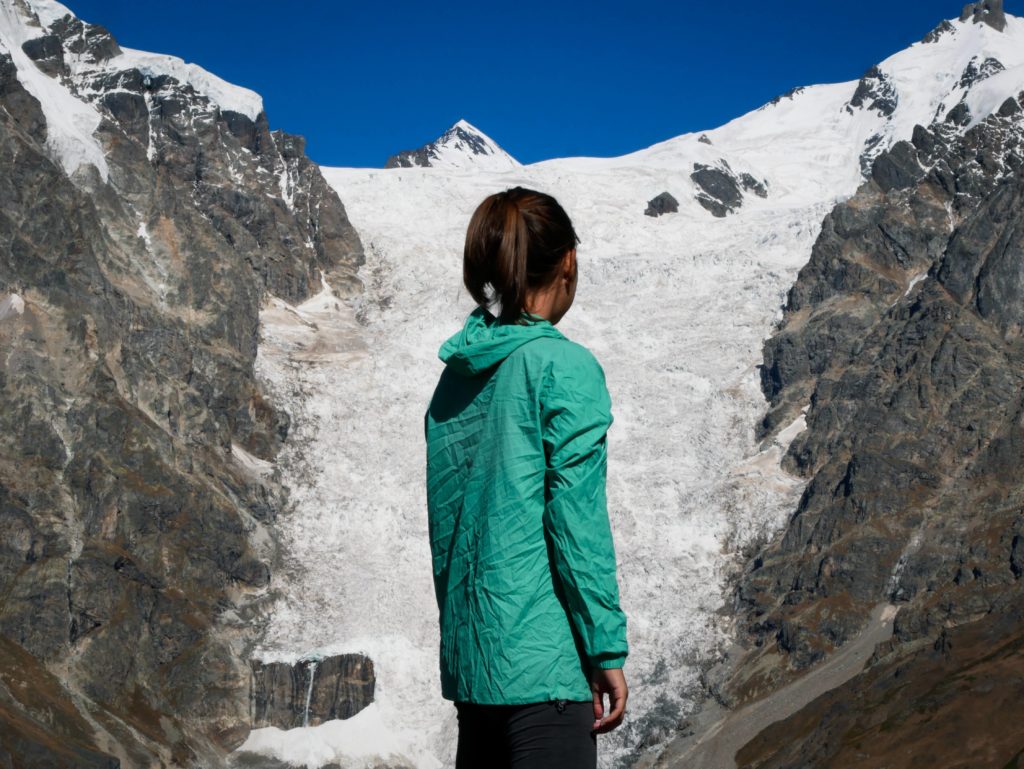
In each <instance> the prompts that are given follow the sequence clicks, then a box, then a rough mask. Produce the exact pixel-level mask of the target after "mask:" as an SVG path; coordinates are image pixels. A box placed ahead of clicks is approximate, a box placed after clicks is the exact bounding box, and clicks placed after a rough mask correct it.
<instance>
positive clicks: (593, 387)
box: [522, 337, 606, 394]
mask: <svg viewBox="0 0 1024 769" xmlns="http://www.w3.org/2000/svg"><path fill="white" fill-rule="evenodd" d="M522 353H523V356H524V363H525V366H526V368H527V369H528V370H532V372H533V374H534V376H533V377H531V378H535V381H536V380H539V382H540V383H541V390H542V391H546V392H551V391H559V392H567V393H571V392H576V393H577V394H583V393H590V392H593V391H603V390H604V389H605V387H606V383H605V373H604V368H603V367H602V366H601V363H600V361H598V359H597V356H596V355H594V353H593V352H592V351H591V350H590V348H589V347H587V346H586V345H584V344H581V343H580V342H576V341H574V340H572V339H569V338H567V337H561V338H559V337H545V338H541V339H537V340H536V341H534V342H531V343H530V344H528V345H524V346H523V348H522Z"/></svg>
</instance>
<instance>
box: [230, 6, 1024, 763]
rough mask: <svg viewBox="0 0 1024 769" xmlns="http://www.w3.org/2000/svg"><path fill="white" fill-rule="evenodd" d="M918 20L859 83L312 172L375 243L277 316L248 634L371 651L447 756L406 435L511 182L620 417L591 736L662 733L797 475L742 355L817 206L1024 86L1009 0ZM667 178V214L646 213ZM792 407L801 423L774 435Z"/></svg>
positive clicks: (279, 745) (323, 736)
mask: <svg viewBox="0 0 1024 769" xmlns="http://www.w3.org/2000/svg"><path fill="white" fill-rule="evenodd" d="M929 39H930V40H931V41H930V42H920V43H917V44H915V45H913V46H911V47H909V48H908V49H906V50H904V51H901V52H899V53H897V54H895V55H893V56H891V57H890V58H888V59H886V60H885V61H883V62H881V63H880V64H879V65H878V67H877V68H873V69H872V70H869V72H868V73H866V74H865V76H864V77H863V78H862V79H860V80H859V81H858V80H853V81H850V82H846V83H837V84H828V85H817V86H809V87H806V88H800V89H795V90H794V92H792V93H790V94H788V95H785V96H783V97H780V98H778V99H776V100H773V102H771V103H769V104H766V105H765V106H763V107H761V108H759V109H757V110H754V111H752V112H750V113H748V114H746V115H743V116H741V117H739V118H737V119H735V120H733V121H731V122H729V123H727V124H725V125H723V126H721V127H719V128H717V129H714V130H708V131H706V132H695V133H690V134H685V135H682V136H679V137H676V138H674V139H671V140H669V141H666V142H662V143H660V144H657V145H654V146H652V147H649V148H646V149H643V150H640V151H638V152H634V153H630V154H628V155H624V156H621V157H617V158H563V159H556V160H550V161H545V162H542V163H536V164H532V165H526V166H517V167H513V168H507V169H502V170H498V171H495V170H493V169H490V168H487V167H485V166H483V165H482V164H474V165H473V166H472V167H471V168H470V167H469V166H467V165H466V164H461V163H459V162H452V163H451V164H450V165H448V167H444V168H443V167H440V164H436V166H435V167H433V168H431V167H426V168H411V167H409V168H397V169H395V168H393V169H389V170H386V171H385V170H372V169H344V168H325V169H323V170H324V173H325V175H326V177H327V179H328V181H329V182H330V183H331V184H332V185H333V186H334V187H335V189H337V190H338V192H339V194H340V195H341V197H342V199H343V200H344V201H345V203H346V206H347V208H348V211H349V213H350V216H351V219H352V221H353V223H354V225H355V226H356V228H357V229H358V230H359V232H360V233H361V235H362V237H363V239H364V242H365V244H366V246H367V248H368V255H367V262H366V264H365V266H364V267H363V268H362V271H361V273H360V274H361V277H362V278H363V280H364V282H365V286H366V291H365V295H364V296H362V297H360V298H359V299H357V300H355V301H354V302H351V303H344V302H337V301H334V300H333V299H332V298H331V297H330V295H329V293H326V292H325V293H324V294H323V295H322V296H321V297H319V298H317V299H316V300H311V302H310V303H309V304H308V305H307V306H302V307H296V308H290V311H289V314H288V315H284V314H281V313H280V312H275V313H274V314H273V315H270V314H268V315H267V316H266V320H265V323H264V327H263V328H264V340H263V344H262V347H261V363H260V365H261V371H262V373H263V376H264V377H266V378H267V380H268V381H269V383H270V386H271V388H272V390H273V391H274V392H276V393H277V394H278V397H280V398H281V399H282V400H284V401H286V402H287V403H289V404H290V405H289V408H290V409H291V410H292V413H293V416H294V417H295V422H294V425H295V433H294V435H295V438H294V440H293V442H292V445H291V448H290V449H289V450H288V451H287V456H286V457H285V458H284V459H283V460H282V461H283V464H284V467H285V469H286V473H287V475H288V476H289V478H290V482H291V485H292V488H293V498H294V500H295V509H294V510H293V511H292V512H291V513H290V514H289V515H286V516H283V517H282V520H281V525H282V527H283V530H284V534H285V537H286V542H287V547H288V549H289V551H290V553H291V554H292V558H293V559H294V564H295V567H296V568H295V571H294V572H293V573H292V574H290V575H289V576H288V578H287V580H288V581H287V585H286V587H285V592H286V598H285V599H284V601H283V602H282V603H281V604H280V606H279V608H278V610H277V614H276V616H275V619H274V623H273V625H272V628H271V632H270V635H269V636H268V638H267V641H266V646H265V648H264V649H263V650H262V652H261V653H262V654H263V655H264V656H266V657H268V658H293V659H294V658H296V657H300V656H302V655H303V654H307V653H311V652H317V651H319V652H328V651H329V652H335V651H362V652H366V653H368V654H369V655H370V656H372V657H373V659H374V661H375V664H376V670H377V675H378V689H377V693H376V701H375V702H374V704H373V705H372V706H371V707H370V708H368V709H367V711H364V712H363V713H360V714H359V715H357V716H355V718H354V720H358V719H360V718H364V717H365V718H366V720H367V723H368V725H369V726H368V733H372V734H378V735H379V734H380V733H381V732H380V730H383V731H384V733H385V734H388V735H390V736H389V737H387V738H384V737H381V738H380V739H379V742H378V744H377V752H378V753H380V754H381V755H385V754H387V753H389V752H395V753H404V754H405V755H406V756H407V757H408V759H409V760H411V761H413V762H415V763H416V765H418V766H422V767H428V766H441V765H443V764H450V763H451V761H452V757H453V753H452V751H453V749H454V735H455V733H456V722H455V713H454V709H452V708H451V707H450V705H449V703H446V702H445V701H443V700H441V699H440V695H439V693H438V692H439V689H438V683H437V629H436V621H437V620H436V606H435V605H434V596H433V594H432V588H431V584H430V569H429V562H430V559H429V550H428V539H427V529H426V510H425V505H424V497H423V464H424V460H423V448H422V446H421V441H420V440H419V435H420V433H419V430H420V426H421V421H422V413H423V410H424V409H425V407H426V404H427V402H428V400H429V397H430V394H431V392H432V390H433V387H434V385H435V383H436V380H437V376H438V375H439V373H440V370H441V363H440V362H439V361H438V360H437V357H436V351H437V348H438V346H439V345H440V343H441V341H442V340H443V339H444V338H445V337H446V336H447V335H449V334H450V333H452V332H453V331H454V330H455V329H456V328H458V327H459V325H460V324H461V322H462V320H463V319H464V317H465V315H466V313H468V312H469V311H470V310H471V309H472V307H473V304H472V302H471V300H470V299H469V297H468V295H467V294H466V292H465V291H464V289H463V288H462V285H461V252H462V245H463V238H464V233H465V228H466V225H467V223H468V220H469V217H470V215H471V214H472V212H473V210H474V208H475V207H476V205H477V204H478V203H479V202H480V201H481V200H482V199H483V197H484V196H486V195H488V194H490V193H492V192H495V191H498V190H501V189H503V188H506V187H509V186H512V185H516V184H523V185H526V186H530V187H535V188H539V189H542V190H545V191H548V192H550V193H552V194H554V195H555V196H556V197H557V198H558V199H559V200H560V201H561V202H562V203H563V205H564V206H565V207H566V209H567V210H568V211H569V213H570V215H571V216H572V217H573V219H574V221H575V223H576V225H577V229H578V231H579V233H580V236H581V238H582V245H581V246H580V249H579V263H580V269H581V277H580V286H579V290H578V294H577V299H576V304H575V305H574V307H573V309H572V310H571V311H570V312H569V313H568V315H567V316H566V317H565V319H564V320H563V321H562V323H561V324H560V328H562V330H563V331H564V332H565V333H566V334H567V335H568V336H570V337H571V338H574V339H577V340H579V341H580V342H582V343H584V344H586V345H587V346H588V347H590V348H591V349H593V350H594V352H595V353H596V354H597V356H598V358H599V359H600V360H601V361H602V363H603V365H604V367H605V370H606V372H607V375H608V379H609V387H610V391H611V393H612V397H613V403H614V406H613V408H614V411H615V414H616V422H615V425H614V427H613V428H612V430H611V432H610V434H609V446H610V448H609V456H610V466H609V505H610V511H611V517H612V524H613V529H614V532H615V536H616V543H617V553H618V556H619V563H620V584H621V588H622V598H623V606H624V608H625V610H626V612H627V615H628V618H629V639H630V644H631V654H630V658H629V660H628V662H627V668H626V672H627V676H628V678H629V680H630V682H631V684H632V688H633V693H632V696H631V699H630V706H631V712H630V714H629V716H628V717H627V720H626V723H625V724H624V725H623V726H622V727H621V728H620V729H618V730H616V731H615V732H613V733H611V734H609V735H608V736H605V737H602V738H601V741H600V744H601V749H600V751H601V756H602V757H601V763H602V766H612V765H615V764H616V763H617V762H620V761H625V760H626V759H627V757H628V756H630V755H631V754H634V755H635V752H634V746H636V745H638V744H641V743H647V744H651V743H657V742H659V741H660V740H662V739H663V738H665V737H666V736H667V735H668V734H670V733H671V732H672V731H673V730H674V729H675V728H676V727H677V726H678V725H679V722H680V720H681V719H682V718H683V717H684V716H685V714H686V713H688V712H689V711H690V710H691V709H692V708H693V706H694V703H695V700H696V698H697V697H698V693H699V691H700V684H699V679H700V670H701V667H702V666H703V665H704V664H706V663H707V662H709V661H711V660H713V659H714V658H715V657H716V655H717V654H718V653H719V651H720V650H721V648H722V645H723V644H724V643H725V642H726V641H727V639H728V632H729V623H728V609H727V607H723V603H724V601H725V600H726V596H727V592H726V588H727V579H728V576H729V575H730V573H732V572H733V571H734V570H735V569H736V568H737V564H738V560H739V553H740V551H741V550H742V549H744V548H746V547H748V546H751V545H752V544H755V543H757V542H760V541H761V540H763V539H764V538H767V537H769V536H770V535H771V534H772V533H774V532H775V531H777V530H778V529H779V528H780V527H781V526H782V525H783V523H784V522H785V520H786V518H787V516H788V515H789V513H790V512H791V510H792V509H793V507H794V506H795V503H796V500H797V498H798V496H799V494H800V492H801V490H802V483H801V482H800V481H799V480H798V479H795V478H792V477H790V476H787V475H786V474H785V473H783V472H782V471H781V470H780V469H779V467H778V460H779V458H780V456H781V453H782V451H783V449H784V446H782V445H781V444H779V443H775V444H772V445H769V446H758V445H756V444H755V442H754V440H753V428H754V425H755V423H756V422H757V421H758V419H759V417H760V416H761V415H762V413H763V410H764V407H765V402H764V399H763V396H762V394H761V391H760V389H759V386H758V369H757V366H758V364H759V362H760V360H761V345H762V341H763V339H764V338H765V337H766V336H767V335H768V334H769V333H770V332H771V330H772V324H773V321H774V320H776V319H777V318H778V317H779V316H780V309H781V305H782V302H783V298H784V295H785V292H786V291H787V289H788V288H789V286H790V285H791V284H792V282H793V281H794V279H795V277H796V274H797V272H798V270H799V269H800V267H801V266H802V265H803V264H804V263H805V262H806V260H807V258H808V255H809V253H810V248H811V245H812V243H813V242H814V239H815V237H816V236H817V234H818V232H819V230H820V223H821V220H822V217H823V215H824V214H825V213H826V212H827V211H828V210H829V209H830V208H831V207H832V206H833V204H834V203H835V202H836V201H837V200H838V199H841V198H845V197H847V196H849V195H851V194H852V193H853V191H854V190H855V189H856V188H857V186H858V185H859V184H860V183H861V182H862V181H863V180H864V178H865V175H866V174H868V173H870V167H871V166H870V161H871V160H872V159H873V158H874V157H875V156H876V155H877V154H878V152H880V151H881V150H882V149H883V148H886V147H889V146H891V145H892V144H894V143H895V142H897V141H899V140H901V139H908V138H909V137H910V135H911V132H912V130H913V127H914V125H915V124H917V123H922V124H925V125H928V124H930V123H932V122H933V120H939V121H943V120H945V119H946V117H947V116H948V115H950V113H954V109H955V108H956V107H957V105H958V104H960V103H961V102H963V103H965V104H967V105H968V108H969V109H970V110H971V112H970V120H971V121H976V120H978V119H980V118H982V117H983V116H984V115H985V114H987V112H991V111H992V110H994V109H996V108H998V107H999V104H1000V103H1001V101H1002V100H1003V99H1005V98H1006V97H1007V96H1009V95H1011V94H1015V93H1017V92H1018V91H1020V90H1021V89H1022V87H1024V73H1022V70H1021V65H1022V64H1024V21H1022V20H1021V19H1018V18H1014V17H1007V26H1006V29H1005V30H1004V31H998V30H996V29H994V28H993V27H991V26H989V25H987V24H979V23H974V22H971V21H966V22H961V21H958V20H951V21H949V22H944V23H943V24H941V25H940V26H939V27H938V28H937V29H936V30H935V32H934V33H933V34H931V35H930V36H929ZM990 60H998V61H999V62H1000V64H1001V68H1000V67H999V66H997V65H995V64H992V63H991V61H990ZM986 73H995V74H991V77H987V79H986ZM962 118H963V108H961V109H960V111H959V112H956V113H954V114H953V115H952V118H951V124H953V125H955V126H957V125H958V126H960V129H959V130H963V127H964V126H965V125H966V122H964V121H963V120H962ZM432 165H434V164H432ZM701 169H703V170H704V171H705V172H708V171H710V172H712V173H711V175H710V176H709V175H708V174H707V173H705V174H703V175H701V174H700V173H697V172H698V171H700V170H701ZM470 171H471V172H470ZM744 175H749V177H750V178H751V179H752V180H753V181H755V182H762V183H763V186H764V192H765V194H764V196H762V195H761V194H753V191H754V190H756V186H755V185H753V184H751V185H750V186H747V185H745V183H744V179H745V177H744ZM695 176H696V178H695ZM730 180H731V181H730ZM723 185H724V187H726V188H728V189H726V192H725V193H723V192H722V187H723ZM730 185H732V186H731V187H730ZM709 190H710V191H709ZM730 190H734V191H735V192H737V193H738V196H739V198H738V199H739V200H740V203H739V204H738V205H735V206H733V207H731V208H729V210H728V215H727V216H724V217H716V215H713V214H712V213H711V209H710V208H709V207H708V206H707V205H704V204H702V203H701V202H700V200H699V198H700V197H701V196H702V195H703V196H705V197H707V196H709V195H711V196H712V197H714V194H731V192H730ZM662 191H668V192H670V193H672V194H673V195H674V196H675V197H676V198H677V199H678V200H679V201H680V203H681V205H680V211H679V213H677V214H668V215H663V216H661V217H659V218H657V219H653V218H651V217H645V216H644V215H643V211H644V207H645V205H646V201H647V200H648V199H650V198H651V197H653V196H654V195H656V194H658V193H660V192H662ZM705 202H707V201H705ZM337 329H344V332H343V333H341V332H339V331H337ZM802 428H803V425H802V422H801V420H800V419H798V420H797V422H795V423H794V424H793V425H791V426H790V427H789V428H787V429H785V430H783V431H782V432H781V433H780V438H779V440H781V441H783V442H785V441H789V440H791V439H792V437H793V436H794V435H796V434H797V433H799V432H800V430H801V429H802ZM723 617H724V618H723ZM411 714H415V716H414V717H413V716H412V715H411ZM353 728H355V727H354V725H353ZM278 737H280V735H278ZM346 744H347V743H346V742H345V740H344V739H341V738H339V737H337V736H332V733H330V732H328V731H327V730H325V729H323V728H319V727H318V728H313V729H308V730H305V733H304V734H303V735H302V737H301V740H300V739H299V738H298V736H297V735H292V736H291V737H289V738H288V740H287V745H288V746H290V747H287V746H286V745H285V741H284V740H283V738H282V739H277V738H276V737H275V736H274V735H272V734H269V733H267V732H266V731H265V730H261V731H260V732H257V733H254V735H253V737H252V738H251V740H250V747H256V746H257V745H260V746H262V748H261V749H263V750H265V751H266V752H271V753H274V752H275V751H276V753H277V754H278V755H280V756H283V757H288V758H290V759H291V760H308V761H311V762H314V763H315V762H317V761H321V762H322V761H326V760H328V758H327V757H330V756H334V755H336V754H337V755H345V754H346V750H347V748H346ZM364 749H365V750H371V752H372V748H368V747H367V746H366V745H363V744H361V746H360V750H364Z"/></svg>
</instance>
